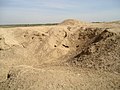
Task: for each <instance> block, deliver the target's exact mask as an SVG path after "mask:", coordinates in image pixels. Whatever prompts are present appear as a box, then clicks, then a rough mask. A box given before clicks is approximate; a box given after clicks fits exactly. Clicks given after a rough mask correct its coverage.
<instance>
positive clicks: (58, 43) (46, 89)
mask: <svg viewBox="0 0 120 90" xmlns="http://www.w3.org/2000/svg"><path fill="white" fill-rule="evenodd" d="M0 90H120V23H119V21H117V22H107V23H87V22H81V21H77V20H72V19H69V20H65V21H63V22H62V23H60V24H59V25H54V26H34V27H14V28H0Z"/></svg>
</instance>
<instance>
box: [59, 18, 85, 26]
mask: <svg viewBox="0 0 120 90" xmlns="http://www.w3.org/2000/svg"><path fill="white" fill-rule="evenodd" d="M81 24H86V22H83V21H79V20H76V19H66V20H64V21H63V22H62V23H60V25H81Z"/></svg>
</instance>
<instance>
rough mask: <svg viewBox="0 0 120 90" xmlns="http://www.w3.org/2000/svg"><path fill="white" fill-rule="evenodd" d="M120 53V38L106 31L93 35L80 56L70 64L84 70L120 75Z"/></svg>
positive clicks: (74, 58)
mask: <svg viewBox="0 0 120 90" xmlns="http://www.w3.org/2000/svg"><path fill="white" fill-rule="evenodd" d="M96 30H97V29H96ZM91 35H92V34H91ZM91 35H89V37H90V36H91ZM83 36H87V35H83ZM119 53H120V36H119V35H117V34H116V33H113V32H109V31H108V30H104V31H102V32H101V33H98V34H97V35H92V38H91V39H90V40H88V41H87V42H86V43H85V45H84V46H83V47H82V49H81V50H80V51H79V52H78V54H76V55H75V56H74V57H73V58H71V59H70V60H69V62H70V63H71V64H72V65H75V66H78V67H82V68H83V67H84V68H90V69H96V70H104V71H109V72H115V73H116V72H117V73H120V61H119V60H120V54H119Z"/></svg>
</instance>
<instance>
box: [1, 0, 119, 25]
mask: <svg viewBox="0 0 120 90" xmlns="http://www.w3.org/2000/svg"><path fill="white" fill-rule="evenodd" d="M68 18H75V19H79V20H83V21H112V20H120V0H0V24H22V23H23V24H24V23H52V22H61V21H62V20H64V19H68Z"/></svg>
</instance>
